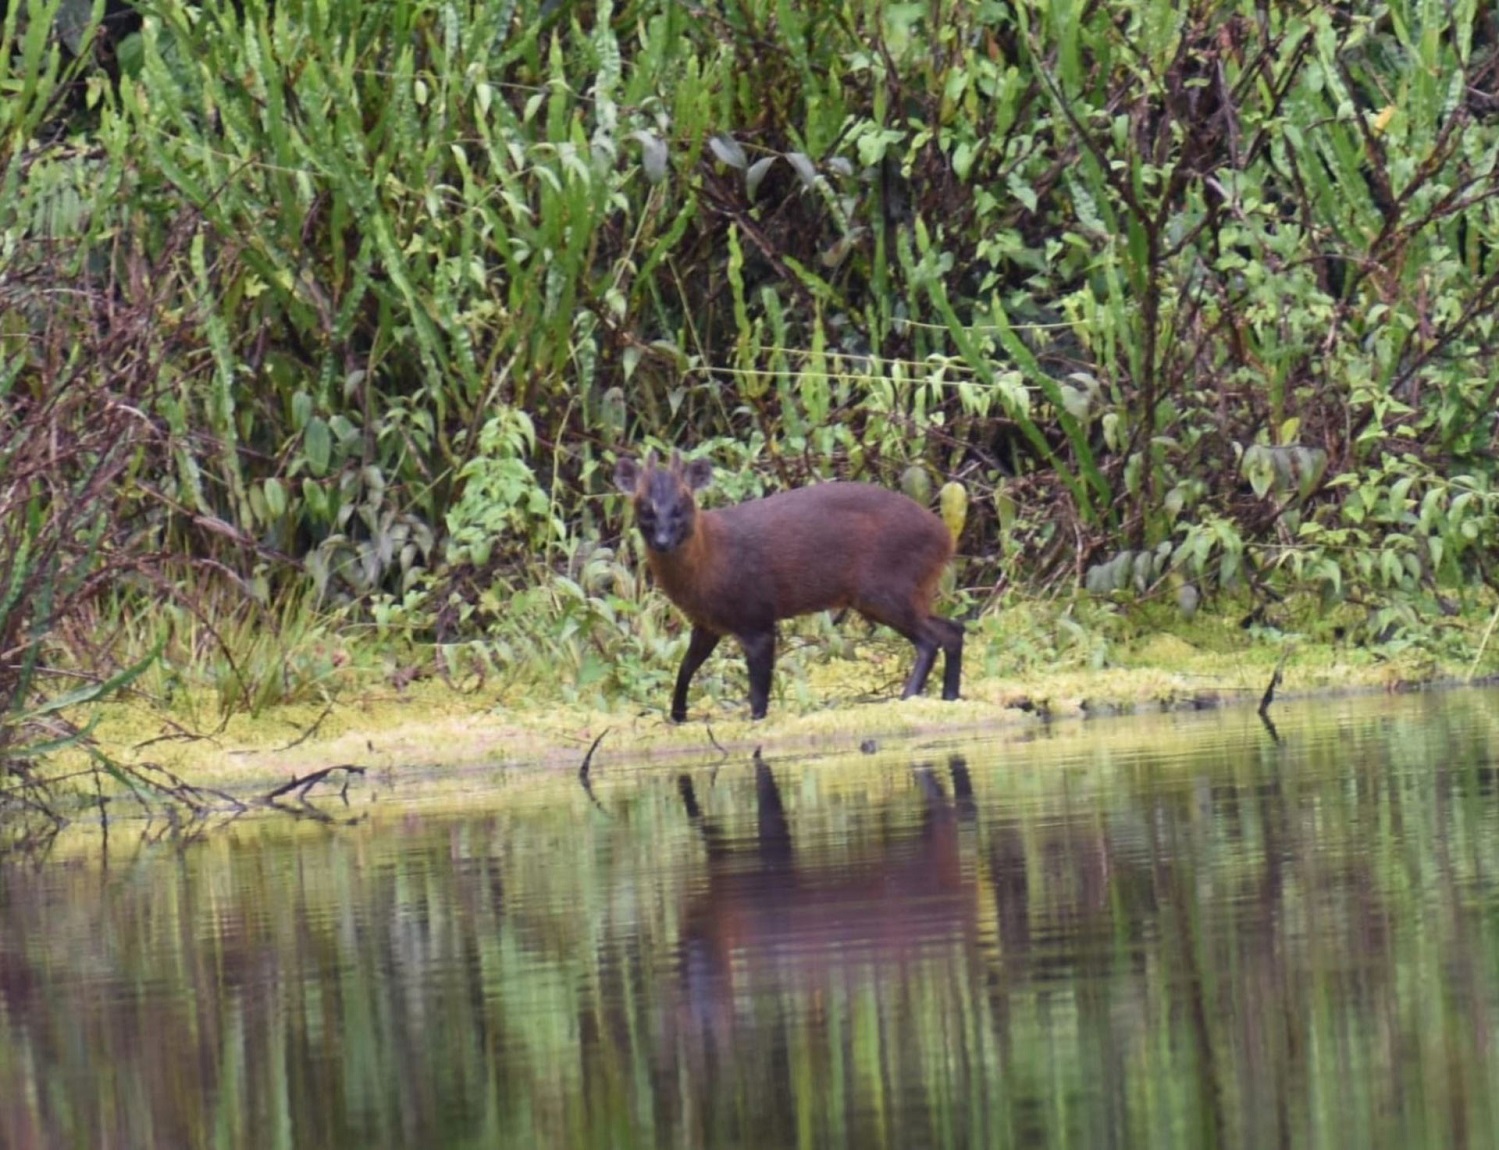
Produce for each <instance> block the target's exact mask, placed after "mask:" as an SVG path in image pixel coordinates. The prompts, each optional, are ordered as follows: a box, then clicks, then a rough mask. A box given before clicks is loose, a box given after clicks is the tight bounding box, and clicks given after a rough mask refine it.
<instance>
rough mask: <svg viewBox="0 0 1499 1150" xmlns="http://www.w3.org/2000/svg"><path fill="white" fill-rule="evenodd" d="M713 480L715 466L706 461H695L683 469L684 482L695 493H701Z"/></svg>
mask: <svg viewBox="0 0 1499 1150" xmlns="http://www.w3.org/2000/svg"><path fill="white" fill-rule="evenodd" d="M712 479H713V464H711V463H709V462H708V461H707V460H706V459H694V460H691V461H689V462H688V463H687V464H686V465H685V466H684V467H683V468H682V482H683V483H685V484H687V486H688V487H689V488H690V489H691V490H693V491H701V490H702V489H703V488H704V487H707V486H708V484H709V482H710V481H711V480H712Z"/></svg>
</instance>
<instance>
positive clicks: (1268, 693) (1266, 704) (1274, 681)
mask: <svg viewBox="0 0 1499 1150" xmlns="http://www.w3.org/2000/svg"><path fill="white" fill-rule="evenodd" d="M1290 657H1291V652H1290V651H1285V652H1282V654H1281V656H1280V662H1278V663H1276V664H1275V674H1273V675H1271V676H1270V685H1269V686H1268V687H1266V688H1265V693H1264V694H1263V695H1262V696H1260V718H1262V719H1263V718H1264V717H1265V715H1266V714H1267V713H1268V712H1269V710H1270V704H1271V703H1273V702H1275V688H1276V687H1278V686H1280V681H1281V672H1282V671H1284V670H1285V667H1286V660H1287V659H1288V658H1290Z"/></svg>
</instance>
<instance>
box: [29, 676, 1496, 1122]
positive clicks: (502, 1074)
mask: <svg viewBox="0 0 1499 1150" xmlns="http://www.w3.org/2000/svg"><path fill="white" fill-rule="evenodd" d="M1277 719H1278V721H1279V727H1280V730H1279V735H1280V741H1279V742H1277V741H1275V740H1274V739H1273V738H1272V737H1271V735H1270V734H1269V733H1268V732H1266V731H1265V730H1264V729H1263V728H1262V727H1260V725H1259V724H1258V722H1257V721H1256V720H1255V718H1254V716H1253V715H1252V714H1247V713H1244V712H1239V711H1233V712H1227V713H1222V714H1211V715H1192V716H1177V717H1160V718H1153V719H1150V720H1129V719H1119V720H1107V721H1102V722H1096V723H1088V724H1070V725H1063V726H1058V727H1056V728H1052V729H1045V728H1040V727H1037V728H1034V729H1031V730H1029V731H1027V732H1025V733H1024V734H1019V733H1017V732H1016V731H1014V730H1011V731H1009V732H1007V733H1005V734H1004V735H1003V736H1001V737H998V738H991V739H987V740H983V741H977V742H966V743H963V744H956V743H954V744H947V743H941V744H928V745H925V746H921V747H916V748H910V747H908V748H905V749H904V750H901V751H899V752H895V751H888V752H881V753H879V754H876V755H873V756H859V757H856V758H852V759H843V758H818V759H812V758H801V759H771V760H767V761H764V762H756V761H751V760H735V759H729V760H724V761H722V762H719V763H717V764H714V763H704V764H702V765H693V766H690V767H686V768H682V767H676V768H672V769H669V770H666V769H654V768H653V769H649V770H630V769H628V768H627V767H625V766H623V765H620V764H614V763H610V762H608V755H607V745H606V751H605V753H604V757H603V762H602V763H601V766H600V772H599V776H598V778H597V780H596V786H595V792H596V798H597V803H596V804H595V803H594V802H593V801H591V800H590V798H589V796H587V795H586V794H584V793H583V791H582V790H581V788H580V787H579V786H578V785H577V783H576V781H575V780H574V779H572V778H570V777H560V776H559V777H546V778H541V779H538V778H537V777H536V776H535V775H534V773H532V774H529V775H528V774H526V773H524V772H515V773H511V774H495V773H493V772H490V773H487V774H474V775H472V776H471V777H470V778H469V781H470V783H471V786H470V787H469V789H468V793H466V794H465V795H464V797H463V798H462V800H461V801H458V802H455V801H454V800H453V799H452V798H451V797H449V798H448V799H446V800H445V801H444V802H443V803H442V804H440V805H434V804H430V803H426V804H424V803H410V802H406V801H404V800H403V783H402V779H401V776H400V773H399V772H397V773H396V774H395V775H394V777H393V778H390V779H386V780H383V781H378V782H371V784H370V785H369V786H367V787H366V788H364V789H363V790H362V791H361V790H358V789H356V790H354V791H353V792H352V793H351V798H352V802H353V806H352V809H351V810H350V811H348V812H344V811H343V810H342V809H341V808H338V807H337V805H336V804H331V805H329V804H325V806H327V809H330V810H333V811H336V812H337V813H339V814H340V815H341V816H342V815H345V814H353V815H359V816H363V817H362V819H361V821H359V822H358V823H357V825H353V826H337V827H333V826H326V825H321V824H317V823H313V822H311V821H294V820H291V819H287V818H283V817H277V818H261V819H256V820H253V821H241V822H239V823H236V824H234V825H232V826H229V827H226V828H222V829H220V830H218V831H216V832H214V833H212V834H210V835H208V836H207V837H206V838H205V839H204V840H202V841H200V842H197V843H194V844H192V845H188V846H186V847H182V846H176V845H173V844H172V843H171V842H154V843H146V842H143V841H142V838H141V834H140V830H139V828H138V827H137V828H133V829H132V828H130V827H129V826H128V825H127V824H122V823H116V824H115V826H114V827H113V829H112V832H111V836H110V841H109V844H108V849H107V850H106V849H104V848H103V846H102V845H101V842H100V839H99V837H98V835H97V832H95V833H93V834H92V835H91V836H86V837H78V838H74V839H70V840H67V841H62V842H59V843H57V844H56V845H55V846H54V848H53V849H52V851H51V852H50V854H49V855H48V856H47V857H46V858H45V859H41V860H39V859H36V858H17V857H12V858H8V859H0V1146H4V1147H14V1148H25V1147H49V1148H50V1147H56V1146H79V1147H132V1148H133V1147H167V1146H170V1147H189V1146H208V1145H216V1146H225V1147H240V1146H245V1147H275V1146H288V1147H290V1146H296V1147H340V1146H350V1147H383V1146H421V1147H465V1146H475V1147H511V1146H514V1147H595V1146H597V1147H633V1146H641V1147H674V1146H680V1147H708V1146H715V1147H716V1146H744V1147H775V1146H857V1147H885V1146H888V1147H902V1148H906V1147H923V1146H984V1147H1002V1146H1027V1147H1029V1146H1083V1147H1110V1146H1149V1147H1164V1146H1216V1145H1232V1146H1330V1147H1343V1146H1358V1147H1425V1146H1430V1147H1438V1146H1441V1147H1448V1146H1454V1147H1455V1146H1465V1145H1472V1146H1492V1145H1496V1144H1499V1056H1496V1053H1495V1040H1496V1035H1499V696H1496V695H1495V694H1494V693H1492V692H1490V693H1482V692H1463V693H1450V694H1437V695H1426V696H1419V697H1401V698H1384V697H1381V698H1365V699H1354V700H1337V701H1326V700H1324V701H1319V702H1316V703H1311V704H1300V705H1295V706H1291V707H1287V708H1284V709H1281V708H1278V709H1277ZM429 789H430V788H429Z"/></svg>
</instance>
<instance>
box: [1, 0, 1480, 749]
mask: <svg viewBox="0 0 1499 1150" xmlns="http://www.w3.org/2000/svg"><path fill="white" fill-rule="evenodd" d="M100 11H101V9H100V8H97V7H96V9H95V11H94V12H93V13H92V17H93V18H97V17H98V15H99V14H100ZM141 11H142V12H144V13H145V18H144V20H140V21H133V22H126V23H115V24H113V25H111V26H110V31H109V32H108V33H107V34H106V35H104V36H100V35H99V34H98V32H97V24H91V23H90V19H89V18H88V14H86V13H85V11H84V9H83V7H82V6H80V5H79V3H78V2H77V0H30V2H24V3H23V2H17V3H12V4H11V5H10V6H9V7H8V10H7V12H6V15H5V17H4V25H3V34H0V91H3V93H4V99H3V100H0V396H3V401H4V403H3V409H0V437H3V440H4V442H5V444H6V447H5V450H4V453H3V455H0V524H3V533H4V540H3V548H0V713H3V714H4V716H5V717H4V718H3V720H0V724H3V725H0V740H3V741H5V742H9V743H10V744H12V752H13V753H14V752H16V749H17V744H18V743H19V742H23V741H25V740H26V739H33V738H37V737H43V736H38V735H37V734H36V732H37V731H38V730H39V729H40V728H39V726H38V723H39V722H41V723H42V725H43V726H44V725H45V721H47V720H48V719H49V718H50V717H51V716H52V715H53V713H54V712H55V711H56V710H57V709H58V704H59V703H60V702H64V701H70V700H73V701H76V700H77V699H78V698H84V697H89V696H91V695H93V694H97V693H99V692H100V691H102V690H105V689H113V688H115V687H118V686H119V685H120V684H121V683H122V682H123V681H124V680H126V679H129V678H130V677H131V676H133V675H135V674H137V673H141V672H146V671H147V670H149V674H150V676H151V678H150V682H151V683H152V684H153V685H154V688H155V689H156V690H157V691H159V692H161V693H163V694H165V693H168V692H170V691H172V690H175V689H176V688H177V686H179V685H182V686H187V687H200V686H202V685H203V683H204V682H207V683H208V684H209V685H210V686H211V687H212V688H213V689H214V691H215V692H216V697H217V699H218V704H219V706H221V707H222V708H223V709H225V710H229V709H235V708H241V707H251V708H255V707H259V706H261V705H264V704H267V703H270V702H274V701H276V700H277V699H280V698H283V697H286V696H288V695H295V694H297V693H299V692H304V691H309V690H316V687H317V684H318V683H319V681H320V680H321V679H322V678H323V677H326V676H327V675H328V674H330V673H331V671H332V669H333V668H334V666H335V665H336V664H337V662H338V661H339V660H340V659H341V658H343V657H345V655H344V653H343V650H342V647H341V646H340V642H339V641H335V639H336V638H341V637H343V636H346V635H347V634H349V633H350V629H351V628H353V627H355V626H356V625H358V626H364V627H367V628H368V629H369V630H370V631H371V632H373V633H374V634H376V635H377V636H378V637H380V638H382V639H384V640H388V641H390V642H399V643H404V644H410V645H411V648H410V649H411V650H414V651H421V652H426V653H427V654H424V655H422V656H421V657H422V659H424V660H426V661H427V662H428V663H430V662H431V655H430V652H432V651H434V650H435V651H436V652H437V653H438V654H437V659H438V662H439V663H440V664H441V666H442V669H443V670H445V671H447V672H452V671H455V670H461V671H465V672H468V671H472V670H477V671H478V672H480V673H487V674H508V673H513V671H514V669H515V668H516V667H518V666H520V665H523V664H524V663H525V662H526V661H527V660H528V659H534V658H535V657H537V656H538V655H540V656H541V657H542V658H543V659H544V660H545V663H546V665H547V666H548V668H549V669H550V670H551V672H552V673H554V674H561V675H563V676H571V677H573V678H574V679H576V680H580V681H583V680H587V681H596V682H597V681H603V680H606V679H608V677H609V676H617V675H618V674H619V672H618V671H617V670H616V668H619V667H634V668H650V672H649V673H648V674H647V673H645V672H642V673H641V675H640V676H639V677H638V678H637V679H635V680H632V681H631V682H627V683H616V684H614V686H617V687H621V688H625V689H631V690H639V691H641V692H643V693H644V692H649V693H652V694H658V693H659V690H660V686H661V682H662V679H663V678H664V676H665V675H666V674H667V673H668V672H669V661H670V660H669V656H668V654H667V649H668V648H669V647H671V646H672V645H674V644H676V643H678V642H680V638H679V636H678V633H677V631H676V629H675V624H674V623H672V622H671V621H670V616H669V614H668V613H667V612H666V611H665V610H664V608H663V607H662V606H661V605H660V604H659V603H656V602H653V601H651V600H648V599H646V598H645V596H644V588H643V586H642V584H641V582H640V580H639V578H638V576H637V574H636V571H637V566H636V564H635V563H634V562H633V561H631V560H630V558H629V556H628V555H622V554H621V551H622V550H623V549H626V548H627V546H628V545H627V544H625V543H624V542H623V540H624V539H625V538H626V537H625V536H624V535H623V533H622V532H623V527H624V522H625V519H624V514H623V508H622V507H621V502H620V498H619V497H618V496H617V495H616V494H613V493H612V492H611V490H610V487H609V484H608V474H609V471H610V468H611V466H612V461H613V459H614V457H615V456H616V454H617V453H618V452H620V451H622V450H625V449H626V448H633V447H635V446H637V445H656V446H660V447H667V446H670V445H679V446H682V447H684V448H691V449H693V450H695V451H701V452H707V453H711V455H712V457H713V458H714V459H715V460H716V461H717V462H718V463H719V465H720V467H719V474H720V476H721V477H722V481H721V484H720V486H721V488H722V490H721V492H720V494H719V497H720V498H726V499H732V498H737V497H741V496H744V495H749V494H753V493H755V492H757V491H761V490H764V489H768V488H772V487H778V486H782V485H787V484H795V483H800V482H804V481H806V480H809V479H812V478H815V477H821V476H830V475H839V476H845V477H861V478H873V479H876V480H878V481H881V482H885V483H890V484H901V485H903V486H905V487H906V489H907V490H909V491H912V492H913V493H915V494H918V495H924V496H928V497H932V496H934V495H935V491H936V489H937V488H938V487H943V486H944V485H947V484H957V485H958V486H957V487H948V488H947V489H946V492H945V499H946V502H947V504H948V507H949V510H952V508H953V506H954V505H955V504H957V505H961V504H962V503H963V502H964V501H963V500H962V499H961V498H960V496H963V495H966V515H964V516H963V517H962V520H961V521H962V523H963V526H962V532H961V537H960V545H959V551H960V554H961V555H962V556H963V560H962V569H961V572H960V587H959V590H958V592H957V593H958V595H959V596H960V597H962V598H964V599H966V600H967V604H966V609H967V610H969V611H970V612H976V611H979V610H981V609H982V608H983V607H984V606H985V605H987V604H989V603H990V602H992V599H993V596H994V595H995V593H996V592H998V591H999V590H1000V589H1002V588H1003V587H1004V586H1005V585H1006V584H1007V583H1014V584H1018V585H1020V586H1023V587H1027V588H1032V589H1046V590H1051V589H1058V588H1071V587H1079V586H1081V587H1086V589H1087V590H1089V591H1091V592H1093V593H1096V594H1105V595H1120V594H1132V595H1142V596H1148V595H1156V594H1160V593H1161V592H1163V591H1165V590H1167V589H1169V591H1170V594H1171V595H1172V596H1177V597H1179V599H1180V601H1181V602H1182V603H1183V604H1184V605H1187V606H1190V605H1192V604H1194V603H1195V602H1197V601H1198V599H1199V598H1200V597H1202V596H1212V595H1218V594H1221V593H1223V592H1224V591H1231V592H1233V593H1235V594H1239V595H1244V596H1247V597H1248V598H1249V599H1252V600H1253V601H1254V602H1255V603H1256V604H1260V605H1263V604H1266V603H1273V602H1275V601H1276V600H1277V599H1278V598H1279V597H1282V596H1285V595H1287V594H1290V593H1307V594H1312V595H1316V596H1319V597H1320V600H1321V602H1322V603H1323V605H1324V606H1326V607H1327V608H1328V609H1329V611H1330V612H1331V614H1332V615H1334V616H1336V617H1337V618H1338V619H1339V620H1340V625H1343V626H1346V627H1349V628H1351V629H1352V631H1353V632H1354V633H1357V634H1360V635H1363V636H1366V637H1368V638H1370V639H1388V638H1390V637H1392V636H1405V637H1407V638H1410V637H1414V638H1415V640H1416V641H1426V640H1427V638H1429V637H1430V636H1431V635H1433V634H1434V633H1435V632H1434V631H1433V629H1432V627H1431V625H1430V622H1429V621H1430V620H1432V619H1436V618H1438V617H1439V616H1440V614H1441V613H1442V612H1447V611H1452V610H1461V609H1463V608H1464V607H1473V606H1474V604H1475V600H1474V599H1473V595H1474V593H1475V590H1477V589H1480V588H1482V587H1483V586H1484V585H1488V586H1492V583H1493V578H1494V561H1495V558H1496V544H1499V536H1496V530H1495V526H1496V516H1499V495H1496V466H1499V465H1496V460H1495V448H1496V445H1499V416H1496V406H1499V404H1496V396H1499V363H1496V358H1499V343H1496V338H1495V330H1494V329H1495V306H1496V304H1499V179H1496V159H1499V12H1496V10H1495V9H1494V7H1493V6H1492V5H1490V4H1487V3H1482V2H1480V0H1442V2H1440V3H1439V2H1436V0H1393V2H1390V3H1378V4H1371V5H1349V4H1344V3H1340V2H1334V0H1306V2H1303V3H1287V4H1274V5H1265V4H1262V3H1259V2H1257V0H1191V2H1188V3H1184V4H1183V3H1178V2H1176V0H1115V2H1113V3H1107V4H1106V3H1098V2H1089V0H1049V2H1043V3H1035V4H1030V3H1027V4H1009V3H1000V2H996V0H985V2H973V0H934V2H933V3H927V4H906V3H884V2H882V3H872V2H868V0H816V2H812V3H804V4H791V3H785V2H783V0H736V2H734V3H730V4H724V5H711V6H705V7H702V8H698V7H695V6H692V5H684V4H679V3H676V2H674V0H618V2H615V3H610V2H608V0H601V2H600V3H598V4H597V5H581V4H557V3H555V2H554V0H509V2H501V0H443V2H437V0H393V2H391V3H382V4H368V3H363V2H361V0H323V2H321V3H318V4H311V3H306V2H305V0H278V2H277V3H275V4H274V5H272V4H269V3H267V0H240V2H237V3H225V2H223V0H208V2H206V3H204V4H202V5H193V4H185V3H183V2H182V0H153V2H152V3H151V4H150V5H145V6H142V8H141ZM137 24H138V27H137ZM1476 602H1478V603H1482V602H1483V600H1477V601H1476ZM632 652H639V653H641V654H643V655H645V656H648V657H646V658H642V659H632V658H631V657H630V656H631V654H632ZM69 676H74V678H69ZM652 676H654V677H652ZM74 688H77V689H74ZM23 730H24V731H28V732H31V733H30V734H27V735H25V736H24V737H23V736H21V735H20V732H22V731H23ZM57 733H61V734H64V735H65V734H66V733H67V732H66V731H60V732H57Z"/></svg>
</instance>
